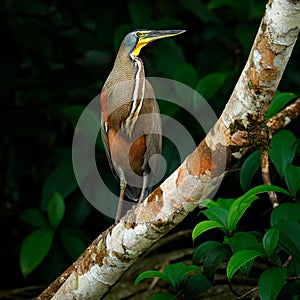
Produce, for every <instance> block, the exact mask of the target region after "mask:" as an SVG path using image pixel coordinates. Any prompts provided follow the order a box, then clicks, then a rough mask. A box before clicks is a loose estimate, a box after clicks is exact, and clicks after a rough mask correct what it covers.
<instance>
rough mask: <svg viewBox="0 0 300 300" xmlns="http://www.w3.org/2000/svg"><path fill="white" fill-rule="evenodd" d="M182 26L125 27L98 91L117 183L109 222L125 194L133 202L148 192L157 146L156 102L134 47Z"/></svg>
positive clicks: (159, 135)
mask: <svg viewBox="0 0 300 300" xmlns="http://www.w3.org/2000/svg"><path fill="white" fill-rule="evenodd" d="M183 32H185V30H147V29H141V30H134V31H132V32H129V33H128V34H127V35H126V36H125V37H124V39H123V41H122V43H121V45H120V48H119V51H118V53H117V56H116V59H115V62H114V65H113V68H112V71H111V72H110V74H109V76H108V78H107V79H106V81H105V83H104V85H103V88H102V91H101V93H100V105H101V137H102V141H103V144H104V149H105V153H106V157H107V160H108V162H109V166H110V168H111V170H112V172H113V174H114V176H115V177H116V178H117V180H118V181H119V184H120V194H119V203H118V208H117V213H116V218H115V222H118V221H119V219H120V216H121V213H122V204H123V201H124V196H125V195H126V196H127V197H128V198H129V199H130V200H132V201H136V202H138V203H140V202H142V201H143V200H144V199H145V197H146V196H148V194H149V192H150V190H151V185H152V184H153V180H154V179H155V177H156V176H157V173H158V169H159V157H160V154H161V149H162V131H161V118H160V111H159V106H158V103H157V101H156V98H155V93H154V90H153V87H152V86H151V84H150V82H149V81H148V80H147V79H146V76H145V69H144V64H143V61H142V59H141V58H140V57H139V54H140V51H141V49H142V48H143V47H144V46H146V45H147V44H148V43H150V42H152V41H155V40H158V39H162V38H166V37H171V36H175V35H178V34H181V33H183ZM156 154H158V155H156ZM153 157H154V158H155V159H152V158H153Z"/></svg>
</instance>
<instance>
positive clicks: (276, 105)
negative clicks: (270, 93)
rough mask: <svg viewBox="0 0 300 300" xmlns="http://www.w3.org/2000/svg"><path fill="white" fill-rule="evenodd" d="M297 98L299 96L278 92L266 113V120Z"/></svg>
mask: <svg viewBox="0 0 300 300" xmlns="http://www.w3.org/2000/svg"><path fill="white" fill-rule="evenodd" d="M296 97H297V95H295V94H293V93H281V92H279V91H277V92H276V94H275V96H274V98H273V100H272V102H271V104H270V106H269V109H268V111H267V113H266V120H268V119H270V118H271V117H272V116H273V115H275V114H276V113H278V112H279V111H280V110H281V109H282V108H283V107H284V106H285V105H286V104H287V103H288V102H290V101H291V100H292V99H295V98H296Z"/></svg>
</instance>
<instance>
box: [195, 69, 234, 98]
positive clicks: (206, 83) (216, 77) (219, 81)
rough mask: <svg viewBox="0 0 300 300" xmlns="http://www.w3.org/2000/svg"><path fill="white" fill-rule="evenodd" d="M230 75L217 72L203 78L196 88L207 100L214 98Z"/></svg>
mask: <svg viewBox="0 0 300 300" xmlns="http://www.w3.org/2000/svg"><path fill="white" fill-rule="evenodd" d="M227 76H228V74H227V73H221V72H215V73H211V74H209V75H206V76H204V77H202V78H201V79H200V80H199V81H198V84H197V86H196V91H197V92H198V93H199V94H200V95H201V96H202V97H204V98H205V99H206V100H210V99H211V98H212V97H214V96H215V95H216V94H217V93H218V91H219V90H220V88H221V87H222V86H223V85H224V83H225V81H226V79H227Z"/></svg>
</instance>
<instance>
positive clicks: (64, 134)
mask: <svg viewBox="0 0 300 300" xmlns="http://www.w3.org/2000/svg"><path fill="white" fill-rule="evenodd" d="M265 4H266V3H265V1H261V0H260V1H259V0H245V1H226V0H219V1H217V0H210V1H209V0H206V1H204V0H198V1H197V0H192V1H186V0H174V1H167V0H159V1H143V2H141V1H137V0H135V1H129V2H126V1H95V0H87V1H83V0H82V1H80V0H74V1H67V0H48V1H42V0H26V1H24V0H15V1H14V0H10V1H9V0H6V1H5V0H4V1H1V4H0V38H1V46H0V51H1V55H0V65H1V69H0V72H1V73H0V80H1V89H0V93H1V96H0V108H1V118H0V167H1V173H0V199H1V201H0V236H1V246H0V256H1V268H2V272H4V273H5V277H3V279H2V280H1V284H0V289H13V288H16V287H20V286H30V285H37V284H48V283H49V282H50V281H51V280H53V279H54V278H55V277H56V276H57V275H59V273H60V272H62V271H63V270H64V269H65V268H66V267H67V266H68V265H69V264H70V263H71V262H72V261H73V259H74V258H75V257H76V255H78V254H80V253H81V251H82V249H83V248H84V245H88V243H89V242H91V241H92V240H93V239H94V238H95V237H96V236H97V233H99V232H101V231H102V230H103V229H105V228H107V227H108V226H109V225H110V224H111V223H112V222H113V220H111V219H109V218H107V217H105V216H103V215H101V213H99V212H98V211H96V210H95V209H94V208H93V207H91V206H90V204H89V203H88V202H87V201H86V200H85V199H84V197H83V196H82V194H81V192H80V190H79V189H78V188H77V183H76V181H75V178H74V175H73V171H72V165H71V145H72V137H73V131H74V125H75V124H76V121H77V119H78V117H79V115H80V113H81V111H82V109H83V108H84V106H85V105H87V104H88V103H89V102H90V101H91V100H92V99H93V98H94V97H95V96H96V95H97V94H98V93H99V92H100V91H101V87H102V85H103V83H104V81H105V79H106V77H107V76H108V74H109V72H110V70H111V68H112V64H113V61H114V58H115V55H116V52H117V50H118V47H119V44H120V42H121V40H122V38H123V37H124V35H125V34H126V33H127V32H129V31H130V30H132V29H134V28H151V29H169V28H175V29H176V28H180V29H186V30H187V32H186V33H185V34H183V35H180V36H178V37H175V38H172V39H167V40H162V41H158V42H155V43H153V44H151V45H149V46H147V47H145V48H144V49H143V50H142V53H141V57H142V59H143V61H144V63H145V69H146V73H147V75H148V76H161V77H167V78H171V79H175V80H178V81H181V82H183V83H186V84H188V85H190V86H191V87H192V88H197V89H198V90H199V91H200V92H201V93H202V94H204V96H206V99H207V100H208V101H209V103H210V105H211V106H212V107H213V108H214V110H215V112H216V114H217V115H220V113H221V112H222V110H223V108H224V106H225V104H226V102H227V100H228V98H229V96H230V94H231V91H232V89H233V88H234V85H235V82H236V81H237V79H238V76H239V75H240V72H241V70H242V68H243V67H244V64H245V62H246V60H247V56H248V54H249V51H250V48H251V45H252V43H253V40H254V37H255V34H256V31H257V29H258V26H259V23H260V20H261V18H262V15H263V12H264V5H265ZM299 49H300V48H299V43H298V44H297V45H296V48H295V49H294V52H293V55H292V57H291V59H290V63H289V65H288V67H287V70H286V72H285V74H284V77H283V79H282V81H281V83H280V88H279V89H280V90H281V91H288V92H293V93H295V94H300V86H299V78H300V68H299V64H300V60H299V51H300V50H299ZM216 72H217V74H215V73H216ZM210 74H215V75H213V76H212V77H208V78H207V79H206V81H203V80H202V81H201V79H203V78H205V76H207V75H210ZM199 82H200V84H199ZM201 82H202V83H201ZM203 82H206V85H205V86H206V88H205V89H203ZM161 109H162V112H163V113H168V114H169V115H170V116H171V117H174V118H177V119H178V120H179V121H180V122H181V123H182V124H184V125H185V126H187V128H189V131H190V132H191V134H192V135H193V137H194V139H195V141H196V142H199V141H200V140H201V138H202V137H203V132H202V131H201V130H199V128H197V126H194V125H193V124H190V122H188V121H187V119H188V118H187V117H186V116H184V115H183V114H182V112H181V110H180V108H177V107H174V106H172V105H171V104H170V105H169V106H168V105H164V106H163V107H162V108H161ZM297 128H299V121H298V122H297V121H296V122H294V123H293V126H291V128H289V129H291V130H294V133H295V134H297ZM298 138H299V137H298ZM174 149H176V147H175V145H173V144H171V143H170V142H169V141H165V144H164V155H165V157H166V159H167V162H168V174H169V173H170V172H171V171H172V170H174V169H175V168H176V166H178V164H179V160H178V157H177V156H176V155H174ZM98 155H99V156H98V160H99V163H101V164H102V165H105V166H106V167H105V168H103V169H102V172H103V173H102V174H104V177H105V178H106V179H107V181H108V182H109V184H111V185H112V186H113V188H114V189H115V191H116V192H117V188H118V187H117V186H116V183H115V181H114V179H113V177H111V174H110V170H109V169H108V166H107V163H106V158H105V155H104V152H103V148H102V147H101V146H99V147H98ZM168 174H166V176H167V175H168ZM232 186H234V187H235V189H232ZM233 190H234V191H233ZM55 191H58V192H59V193H60V194H61V195H62V196H63V197H64V199H65V203H66V213H65V216H64V219H63V222H62V224H61V227H63V228H75V229H76V230H77V231H76V232H79V233H80V234H79V236H80V239H79V241H78V240H77V241H73V242H74V245H73V249H75V250H74V252H73V253H68V251H66V250H65V249H64V247H63V245H62V244H61V243H60V241H59V239H58V238H56V237H55V238H54V242H53V245H52V247H51V249H50V252H49V254H48V255H47V257H46V259H45V260H44V261H43V262H42V264H40V266H39V267H38V268H37V269H36V270H34V271H33V272H32V274H30V275H29V276H28V277H27V278H26V279H24V278H23V276H22V275H21V271H20V267H19V254H20V248H21V244H22V241H23V240H24V238H25V237H26V236H27V235H28V234H30V233H31V232H32V231H33V227H32V226H30V225H29V224H26V223H25V222H24V221H23V220H22V219H21V218H20V215H21V214H22V212H24V211H25V210H26V209H29V208H35V209H38V210H40V211H41V212H42V213H43V214H46V212H45V211H46V210H45V207H46V206H47V201H48V200H49V197H50V195H51V194H52V193H53V192H55ZM220 193H222V196H223V197H225V196H230V197H234V196H236V195H239V194H240V193H241V190H240V188H239V183H238V174H236V173H233V174H231V175H230V176H228V177H227V178H226V180H225V183H224V184H223V185H222V187H221V190H220ZM192 224H193V223H190V224H189V225H185V226H187V227H190V228H192Z"/></svg>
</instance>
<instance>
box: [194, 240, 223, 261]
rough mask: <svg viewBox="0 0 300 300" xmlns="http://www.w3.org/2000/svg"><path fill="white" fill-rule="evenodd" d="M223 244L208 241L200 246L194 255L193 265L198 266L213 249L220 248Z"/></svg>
mask: <svg viewBox="0 0 300 300" xmlns="http://www.w3.org/2000/svg"><path fill="white" fill-rule="evenodd" d="M221 245H222V244H221V243H219V242H215V241H206V242H204V243H202V244H201V245H199V246H198V247H197V248H196V249H195V251H194V253H193V264H198V263H199V261H200V259H201V258H202V257H203V256H205V255H206V254H207V253H209V252H210V251H212V250H213V249H215V248H217V247H220V246H221Z"/></svg>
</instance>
